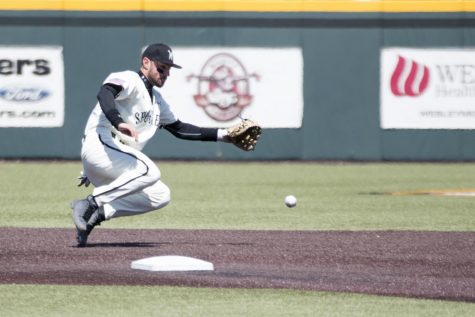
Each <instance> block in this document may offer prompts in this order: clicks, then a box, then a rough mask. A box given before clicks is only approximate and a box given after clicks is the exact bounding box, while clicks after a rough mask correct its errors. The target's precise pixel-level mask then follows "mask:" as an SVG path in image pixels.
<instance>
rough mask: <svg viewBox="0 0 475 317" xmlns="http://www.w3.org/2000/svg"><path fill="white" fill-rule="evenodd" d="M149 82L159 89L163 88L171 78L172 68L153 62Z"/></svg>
mask: <svg viewBox="0 0 475 317" xmlns="http://www.w3.org/2000/svg"><path fill="white" fill-rule="evenodd" d="M150 66H151V67H150V72H149V77H148V80H149V81H150V82H151V83H152V84H153V85H155V86H157V87H163V85H165V82H166V81H167V78H168V76H170V66H169V65H165V64H162V63H160V62H156V61H152V62H151V65H150Z"/></svg>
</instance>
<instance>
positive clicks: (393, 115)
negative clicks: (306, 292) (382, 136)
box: [380, 48, 475, 129]
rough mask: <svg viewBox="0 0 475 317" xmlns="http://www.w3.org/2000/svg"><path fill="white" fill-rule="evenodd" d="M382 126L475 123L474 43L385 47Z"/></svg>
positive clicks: (468, 126)
mask: <svg viewBox="0 0 475 317" xmlns="http://www.w3.org/2000/svg"><path fill="white" fill-rule="evenodd" d="M380 97H381V104H380V107H381V108H380V110H381V112H380V115H381V116H380V118H381V127H382V128H383V129H475V49H462V48H459V49H433V48H431V49H414V48H385V49H383V50H382V51H381V80H380Z"/></svg>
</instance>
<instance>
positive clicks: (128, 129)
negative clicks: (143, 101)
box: [117, 122, 139, 141]
mask: <svg viewBox="0 0 475 317" xmlns="http://www.w3.org/2000/svg"><path fill="white" fill-rule="evenodd" d="M117 129H118V130H119V132H121V133H123V134H125V135H128V136H130V137H132V138H134V139H135V141H138V139H139V133H138V132H137V131H136V130H135V129H134V127H133V126H131V125H130V124H128V123H125V122H122V123H120V124H119V126H118V127H117Z"/></svg>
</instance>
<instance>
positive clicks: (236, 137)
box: [227, 119, 262, 151]
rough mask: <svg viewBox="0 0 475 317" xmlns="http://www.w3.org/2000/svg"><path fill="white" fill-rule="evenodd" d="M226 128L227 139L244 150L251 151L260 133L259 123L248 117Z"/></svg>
mask: <svg viewBox="0 0 475 317" xmlns="http://www.w3.org/2000/svg"><path fill="white" fill-rule="evenodd" d="M227 130H228V138H229V140H230V141H231V142H232V143H233V144H234V145H235V146H237V147H238V148H240V149H241V150H244V151H253V150H254V149H255V147H256V144H257V140H259V137H260V136H261V133H262V128H261V127H260V126H259V124H258V123H257V122H255V121H252V120H249V119H244V120H242V121H241V122H240V123H238V124H236V125H234V126H232V127H229V128H228V129H227Z"/></svg>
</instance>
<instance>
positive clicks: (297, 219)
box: [0, 162, 475, 317]
mask: <svg viewBox="0 0 475 317" xmlns="http://www.w3.org/2000/svg"><path fill="white" fill-rule="evenodd" d="M159 165H160V168H161V171H162V178H163V181H164V182H165V183H166V184H168V185H169V186H170V188H171V190H172V203H171V205H169V206H168V207H166V208H165V209H163V210H162V211H157V212H153V213H149V214H146V215H142V216H137V217H126V218H121V219H113V220H111V221H109V222H106V223H104V224H103V228H184V229H209V228H216V229H282V230H439V231H440V230H444V231H475V217H474V216H473V215H474V202H475V197H445V196H420V195H419V196H390V195H375V194H374V193H381V192H400V191H411V190H421V189H463V188H475V178H474V175H475V164H468V163H467V164H416V163H411V164H409V163H404V164H395V163H391V164H314V163H270V164H269V163H203V162H193V163H191V162H186V163H173V162H163V163H160V164H159ZM80 170H81V165H80V163H79V162H39V163H34V162H30V163H16V162H2V163H0V176H1V182H0V202H1V207H0V210H1V212H0V227H6V226H14V227H66V228H73V225H72V222H71V217H70V210H69V207H68V204H69V201H70V200H72V199H75V198H80V197H85V196H86V195H87V194H88V193H89V192H90V189H85V188H77V187H76V179H75V178H76V177H77V176H78V174H79V171H80ZM287 194H293V195H295V196H297V198H298V206H297V207H296V208H292V209H289V208H287V207H285V205H284V203H283V199H284V197H285V195H287ZM0 230H1V228H0ZM51 274H54V272H51ZM78 315H81V316H274V317H275V316H319V315H324V316H472V315H475V304H469V303H457V302H448V301H430V300H417V299H405V298H392V297H383V296H365V295H355V294H342V293H339V294H335V293H324V292H301V291H292V290H245V289H232V290H231V289H211V288H210V289H199V288H191V289H190V288H173V287H116V286H114V287H106V286H96V287H92V286H39V285H0V316H78Z"/></svg>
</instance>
